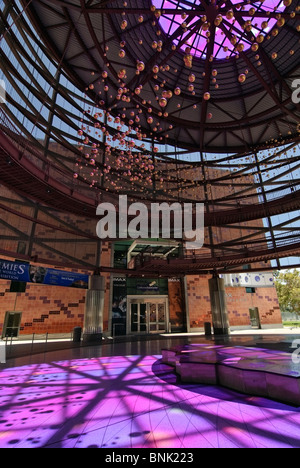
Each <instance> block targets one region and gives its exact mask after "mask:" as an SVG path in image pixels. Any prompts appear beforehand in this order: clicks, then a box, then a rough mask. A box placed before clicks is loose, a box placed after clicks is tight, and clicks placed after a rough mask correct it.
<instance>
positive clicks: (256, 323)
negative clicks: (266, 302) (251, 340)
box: [249, 307, 261, 329]
mask: <svg viewBox="0 0 300 468" xmlns="http://www.w3.org/2000/svg"><path fill="white" fill-rule="evenodd" d="M249 313H250V322H251V327H252V328H258V329H261V323H260V318H259V310H258V307H253V308H252V309H249Z"/></svg>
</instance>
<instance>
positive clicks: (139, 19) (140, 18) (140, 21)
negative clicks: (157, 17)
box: [138, 15, 144, 23]
mask: <svg viewBox="0 0 300 468" xmlns="http://www.w3.org/2000/svg"><path fill="white" fill-rule="evenodd" d="M143 21H144V17H143V16H142V15H140V16H139V18H138V22H139V23H142V22H143Z"/></svg>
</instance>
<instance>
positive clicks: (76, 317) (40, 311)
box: [0, 280, 86, 335]
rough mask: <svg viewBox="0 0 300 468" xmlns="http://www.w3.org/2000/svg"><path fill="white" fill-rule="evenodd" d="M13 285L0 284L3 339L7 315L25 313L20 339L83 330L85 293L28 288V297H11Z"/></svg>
mask: <svg viewBox="0 0 300 468" xmlns="http://www.w3.org/2000/svg"><path fill="white" fill-rule="evenodd" d="M9 291H10V281H4V280H0V335H2V331H3V325H4V320H5V313H6V312H7V311H11V312H13V311H16V312H22V320H21V329H20V335H31V334H32V333H46V332H48V333H69V332H71V331H72V330H73V328H74V327H77V326H80V327H82V326H83V317H84V307H85V296H86V291H85V290H84V289H74V288H62V287H58V286H44V285H37V284H28V285H27V288H26V292H25V293H11V292H9Z"/></svg>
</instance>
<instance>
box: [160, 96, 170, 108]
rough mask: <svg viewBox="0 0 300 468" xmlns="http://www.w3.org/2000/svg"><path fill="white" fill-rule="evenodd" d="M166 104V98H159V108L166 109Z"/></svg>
mask: <svg viewBox="0 0 300 468" xmlns="http://www.w3.org/2000/svg"><path fill="white" fill-rule="evenodd" d="M167 104H168V101H167V100H166V98H160V100H159V105H160V107H166V106H167Z"/></svg>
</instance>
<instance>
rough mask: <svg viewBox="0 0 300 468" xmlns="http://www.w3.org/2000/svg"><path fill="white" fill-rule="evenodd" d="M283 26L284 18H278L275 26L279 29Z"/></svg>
mask: <svg viewBox="0 0 300 468" xmlns="http://www.w3.org/2000/svg"><path fill="white" fill-rule="evenodd" d="M284 25H285V19H284V18H279V20H278V21H277V26H278V27H279V28H282V26H284Z"/></svg>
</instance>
